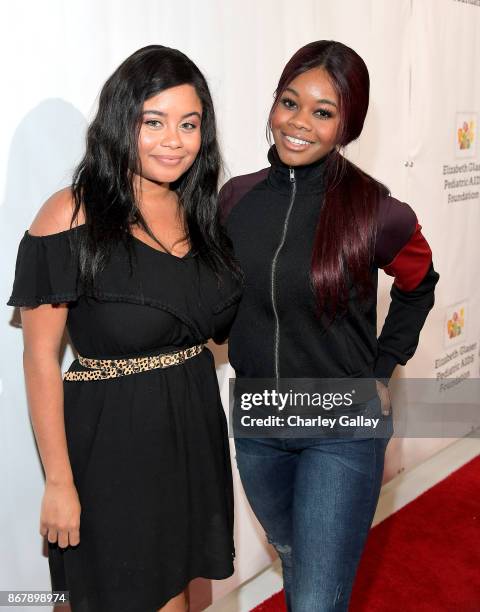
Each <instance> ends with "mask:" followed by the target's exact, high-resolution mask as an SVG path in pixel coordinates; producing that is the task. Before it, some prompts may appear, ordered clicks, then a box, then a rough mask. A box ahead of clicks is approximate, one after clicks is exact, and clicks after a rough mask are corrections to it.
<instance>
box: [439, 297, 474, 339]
mask: <svg viewBox="0 0 480 612" xmlns="http://www.w3.org/2000/svg"><path fill="white" fill-rule="evenodd" d="M467 307H468V303H467V302H457V303H456V304H452V305H451V306H448V307H447V308H446V309H445V327H444V330H445V331H444V332H443V335H444V344H445V348H448V347H450V346H452V345H453V344H457V342H465V339H466V335H467V328H466V321H467V318H468V317H467V309H468V308H467Z"/></svg>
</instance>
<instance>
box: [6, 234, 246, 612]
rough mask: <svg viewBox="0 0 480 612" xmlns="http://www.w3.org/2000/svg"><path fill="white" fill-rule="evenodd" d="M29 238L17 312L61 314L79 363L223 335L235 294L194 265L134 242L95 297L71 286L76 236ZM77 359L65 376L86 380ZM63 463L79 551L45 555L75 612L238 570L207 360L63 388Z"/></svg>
mask: <svg viewBox="0 0 480 612" xmlns="http://www.w3.org/2000/svg"><path fill="white" fill-rule="evenodd" d="M84 227H85V226H78V227H77V228H73V229H71V230H66V231H64V232H60V233H58V234H53V235H49V236H43V237H35V236H31V235H30V234H29V233H28V231H27V232H25V234H24V236H23V238H22V240H21V242H20V246H19V250H18V255H17V263H16V269H15V281H14V286H13V293H12V296H11V297H10V300H9V301H8V304H9V305H11V306H38V305H39V304H46V303H49V304H56V303H65V302H68V307H69V310H68V318H67V328H68V332H69V335H70V338H71V341H72V343H73V345H74V348H75V349H76V350H77V351H78V353H79V354H80V355H81V356H84V357H91V358H97V359H104V358H105V359H117V358H127V357H137V356H144V355H155V354H159V353H165V352H171V351H175V350H178V349H181V348H186V347H189V346H192V345H195V344H200V343H204V342H206V341H207V340H208V339H209V338H216V339H220V338H223V337H225V336H226V334H227V332H228V328H229V326H230V324H231V322H232V319H233V317H234V315H235V311H236V308H237V304H238V301H239V299H240V297H241V290H240V287H239V285H238V283H237V281H235V280H234V278H233V277H232V276H231V275H230V274H227V273H224V274H223V278H222V279H221V280H222V282H221V283H220V284H219V283H218V279H217V278H216V277H215V275H214V274H213V273H212V272H211V271H210V269H208V268H207V266H206V265H205V264H204V263H203V262H202V261H201V259H200V258H199V257H198V256H197V255H195V254H193V253H191V252H190V253H188V254H187V255H186V256H185V257H183V258H178V257H175V256H173V255H170V254H167V253H164V252H161V251H158V250H156V249H155V248H153V247H150V246H149V245H147V244H146V243H144V242H142V241H141V240H139V239H137V238H133V237H132V246H133V252H134V255H135V257H134V258H133V266H134V267H133V273H131V271H130V268H129V264H128V257H127V249H126V248H125V246H123V245H122V244H120V245H119V246H118V248H116V249H115V251H114V252H113V254H112V256H111V258H110V261H109V263H108V264H107V266H106V268H105V269H104V271H103V272H102V273H101V275H100V277H99V280H98V282H97V284H96V288H95V290H94V291H89V292H86V291H84V290H83V289H82V287H81V284H80V283H79V282H78V278H79V274H78V273H79V266H78V260H77V259H76V258H75V257H74V256H73V255H72V252H71V249H70V244H69V238H74V237H75V236H74V235H72V234H71V233H72V232H82V231H85V229H84ZM83 369H85V368H83V366H81V365H80V363H79V362H78V360H75V361H73V363H72V364H71V366H70V368H69V370H70V371H72V370H73V371H78V370H83ZM63 385H64V415H65V429H66V435H67V442H68V452H69V457H70V462H71V465H72V470H73V474H74V480H75V485H76V488H77V490H78V494H79V497H80V503H81V517H80V523H81V525H80V544H79V545H78V546H76V547H68V548H66V549H60V548H59V547H58V546H57V545H56V544H55V545H52V544H50V545H49V565H50V573H51V579H52V588H53V589H54V590H68V591H70V599H71V603H72V608H73V611H74V612H153V611H154V610H157V609H158V608H160V607H161V606H162V605H164V604H165V603H166V602H167V601H168V600H169V599H170V598H171V597H173V596H175V595H176V594H178V593H179V592H181V591H182V590H183V589H184V587H185V586H186V585H187V583H188V581H189V580H191V579H192V578H194V577H198V576H203V577H206V578H212V579H221V578H226V577H228V576H230V575H231V574H232V572H233V557H234V547H233V539H232V538H233V492H232V478H231V465H230V454H229V445H228V437H227V424H226V418H225V414H224V411H223V407H222V403H221V400H220V395H219V390H218V383H217V378H216V372H215V365H214V359H213V355H212V353H211V352H210V351H209V350H208V348H206V347H205V348H204V349H203V351H202V352H201V353H200V354H199V355H197V356H195V357H192V358H191V359H189V360H187V361H185V362H184V363H183V364H180V365H176V366H172V367H169V368H166V369H156V370H150V371H146V372H141V373H136V374H131V375H127V376H122V377H119V378H111V379H107V380H94V381H91V380H90V381H66V380H65V381H64V383H63Z"/></svg>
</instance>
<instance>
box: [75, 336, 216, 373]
mask: <svg viewBox="0 0 480 612" xmlns="http://www.w3.org/2000/svg"><path fill="white" fill-rule="evenodd" d="M204 346H205V345H204V344H197V345H195V346H191V347H189V348H186V349H182V350H180V351H176V352H174V353H163V354H161V355H152V356H148V357H132V358H129V359H90V358H88V357H81V356H80V355H79V356H78V361H79V362H80V364H81V365H82V366H84V367H86V368H89V369H91V372H65V374H64V375H63V380H71V381H78V380H105V379H106V378H117V377H119V376H128V375H129V374H138V373H139V372H147V371H148V370H156V369H158V368H169V367H171V366H175V365H180V364H181V363H184V362H185V361H186V360H187V359H191V358H192V357H195V356H196V355H199V354H200V353H201V352H202V350H203V347H204Z"/></svg>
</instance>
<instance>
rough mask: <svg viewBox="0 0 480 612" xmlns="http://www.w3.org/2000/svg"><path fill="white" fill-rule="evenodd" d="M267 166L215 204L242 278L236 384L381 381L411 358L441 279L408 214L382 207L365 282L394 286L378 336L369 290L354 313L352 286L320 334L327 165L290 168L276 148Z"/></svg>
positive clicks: (232, 342)
mask: <svg viewBox="0 0 480 612" xmlns="http://www.w3.org/2000/svg"><path fill="white" fill-rule="evenodd" d="M268 159H269V162H270V164H271V167H270V168H266V169H264V170H260V171H259V172H255V173H253V174H247V175H244V176H238V177H235V178H233V179H230V180H229V181H228V182H227V183H226V184H225V185H224V186H223V188H222V189H221V192H220V196H219V206H220V214H221V218H222V221H223V223H224V224H225V227H226V230H227V233H228V235H229V236H230V238H231V240H232V242H233V246H234V250H235V255H236V257H237V259H238V261H239V263H240V266H241V268H242V269H243V271H244V274H245V288H244V294H243V297H242V300H241V302H240V306H239V309H238V314H237V317H236V319H235V321H234V324H233V327H232V329H231V331H230V336H229V359H230V363H231V364H232V366H233V368H234V369H235V372H236V375H237V377H238V378H244V377H249V378H280V377H283V378H339V377H340V378H343V377H366V378H377V379H382V380H384V381H385V380H388V379H389V378H390V376H391V374H392V372H393V370H394V368H395V366H396V365H397V364H402V365H404V364H405V363H406V362H407V360H408V359H409V358H410V357H412V355H413V354H414V352H415V349H416V347H417V344H418V340H419V335H420V330H421V329H422V327H423V324H424V322H425V319H426V317H427V315H428V312H429V311H430V309H431V308H432V307H433V304H434V287H435V285H436V283H437V281H438V278H439V275H438V274H437V272H435V270H434V269H433V265H432V256H431V250H430V248H429V246H428V244H427V242H426V240H425V238H424V237H423V236H422V233H421V231H420V230H421V226H420V225H419V224H418V221H417V217H416V215H415V213H414V212H413V210H412V209H411V208H410V206H409V205H408V204H405V203H404V202H400V201H398V200H396V199H395V198H393V197H391V196H388V197H386V198H383V199H382V200H381V201H380V205H379V211H378V218H377V238H376V244H375V257H374V265H373V266H372V270H371V274H372V280H373V283H374V286H375V287H377V277H378V268H382V269H383V270H384V271H385V272H386V273H387V274H389V275H391V276H393V277H394V278H395V281H394V283H393V286H392V289H391V292H390V295H391V304H390V308H389V311H388V315H387V318H386V320H385V323H384V326H383V329H382V332H381V334H380V337H379V338H378V339H377V303H376V291H375V297H373V298H372V299H371V300H370V302H369V303H368V304H367V305H365V304H362V305H360V303H359V301H358V299H357V297H356V292H355V289H354V287H351V289H350V295H349V302H348V311H347V313H346V315H345V316H342V317H337V318H336V320H335V322H334V323H333V324H332V325H327V324H326V320H323V319H319V318H318V316H317V315H316V312H315V296H314V293H313V290H312V288H311V284H310V276H309V275H310V265H311V264H310V262H311V254H312V249H313V243H314V237H315V228H316V225H317V220H318V216H319V213H320V208H321V206H322V202H323V194H324V184H323V171H324V168H325V165H324V161H325V158H323V159H322V160H320V161H319V162H316V163H314V164H311V165H309V166H297V167H294V168H289V167H288V166H286V165H284V164H283V163H282V162H281V161H280V159H279V157H278V154H277V153H276V149H275V147H274V146H273V147H272V148H271V149H270V151H269V155H268Z"/></svg>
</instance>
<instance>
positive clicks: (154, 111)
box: [142, 110, 202, 119]
mask: <svg viewBox="0 0 480 612" xmlns="http://www.w3.org/2000/svg"><path fill="white" fill-rule="evenodd" d="M142 115H158V116H159V117H166V116H167V113H162V111H157V110H144V111H143V112H142ZM194 115H195V116H197V117H198V118H199V119H201V118H202V116H201V115H200V113H197V111H192V112H191V113H187V114H186V115H182V117H180V118H181V119H186V118H187V117H193V116H194Z"/></svg>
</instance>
